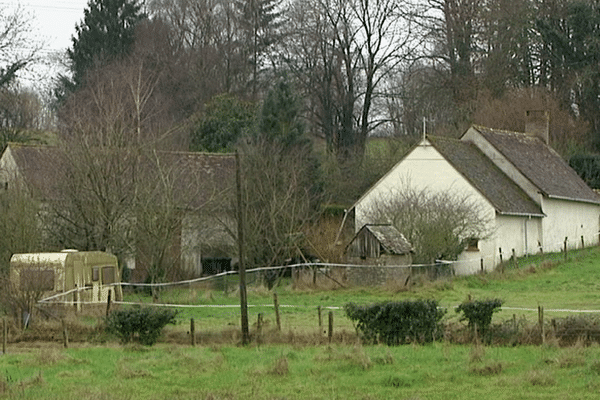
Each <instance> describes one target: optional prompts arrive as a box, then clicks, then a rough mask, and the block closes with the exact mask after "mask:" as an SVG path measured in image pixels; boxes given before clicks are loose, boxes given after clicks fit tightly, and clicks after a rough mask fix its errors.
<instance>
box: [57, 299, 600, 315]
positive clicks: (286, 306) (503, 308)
mask: <svg viewBox="0 0 600 400" xmlns="http://www.w3.org/2000/svg"><path fill="white" fill-rule="evenodd" d="M79 303H80V304H98V302H91V301H80V302H79ZM51 304H69V305H73V304H74V302H72V301H57V302H52V303H51ZM113 304H123V305H133V306H152V307H173V308H239V307H240V305H239V304H168V303H142V302H133V301H114V302H113ZM248 307H252V308H254V307H267V308H271V307H275V305H274V304H248ZM279 307H280V308H307V307H309V306H300V305H294V304H280V305H279ZM457 307H458V306H448V307H443V306H440V307H438V308H445V309H448V308H457ZM314 308H316V307H314ZM321 308H323V309H328V310H342V309H343V308H344V307H339V306H322V307H321ZM500 310H507V311H508V310H516V311H538V309H537V308H527V307H500ZM544 312H566V313H582V314H587V313H589V314H594V313H600V309H599V310H576V309H575V310H574V309H567V308H544Z"/></svg>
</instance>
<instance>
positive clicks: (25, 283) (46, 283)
mask: <svg viewBox="0 0 600 400" xmlns="http://www.w3.org/2000/svg"><path fill="white" fill-rule="evenodd" d="M19 275H20V282H19V289H21V290H22V291H28V292H31V291H35V292H45V291H48V290H54V270H52V269H40V268H27V269H22V270H21V273H20V274H19Z"/></svg>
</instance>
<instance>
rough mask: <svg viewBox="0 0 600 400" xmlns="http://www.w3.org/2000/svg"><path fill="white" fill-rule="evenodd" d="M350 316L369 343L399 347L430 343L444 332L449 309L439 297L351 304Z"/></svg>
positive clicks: (349, 306) (346, 308)
mask: <svg viewBox="0 0 600 400" xmlns="http://www.w3.org/2000/svg"><path fill="white" fill-rule="evenodd" d="M344 310H345V311H346V315H347V316H348V318H350V319H351V320H352V321H353V322H355V323H356V329H357V330H358V332H359V333H360V335H361V337H362V340H363V341H364V342H366V343H373V344H375V343H385V344H387V345H388V346H395V345H400V344H405V343H411V342H418V343H428V342H432V341H433V340H435V338H436V337H437V336H438V332H440V330H441V329H440V328H441V326H440V321H441V319H442V317H443V316H444V314H445V313H446V311H445V310H441V309H438V306H437V302H436V301H435V300H416V301H402V302H382V303H376V304H371V305H364V306H361V305H357V304H354V303H348V304H346V305H345V306H344Z"/></svg>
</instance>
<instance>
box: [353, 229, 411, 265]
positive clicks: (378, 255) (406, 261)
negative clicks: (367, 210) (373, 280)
mask: <svg viewBox="0 0 600 400" xmlns="http://www.w3.org/2000/svg"><path fill="white" fill-rule="evenodd" d="M412 253H413V249H412V245H411V244H410V243H409V242H408V240H406V238H405V237H404V235H403V234H402V233H400V232H399V231H398V229H396V228H395V227H393V226H392V225H371V224H367V225H365V226H363V227H362V228H361V229H360V230H359V231H358V232H357V233H356V235H355V236H354V239H352V241H351V242H350V244H349V245H348V248H347V255H348V258H349V261H350V262H354V263H359V264H372V265H410V264H411V262H412Z"/></svg>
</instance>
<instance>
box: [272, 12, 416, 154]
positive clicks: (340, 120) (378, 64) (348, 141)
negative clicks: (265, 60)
mask: <svg viewBox="0 0 600 400" xmlns="http://www.w3.org/2000/svg"><path fill="white" fill-rule="evenodd" d="M293 7H294V8H293V10H292V12H291V14H290V15H291V18H290V23H289V24H287V26H288V27H289V28H290V30H289V32H288V36H287V38H288V41H287V43H288V44H287V46H286V48H285V49H283V52H282V53H283V57H284V59H285V60H287V61H288V65H289V67H290V68H291V70H292V71H293V72H294V74H295V75H296V76H297V78H298V79H299V80H300V81H301V82H302V83H303V88H304V90H306V92H307V93H308V94H309V95H310V101H311V103H310V106H311V111H312V113H313V114H312V117H313V119H312V120H313V121H314V124H315V126H316V127H318V128H319V131H320V133H321V134H322V135H323V136H324V137H325V139H326V140H327V143H328V148H329V150H330V151H332V152H334V153H335V154H337V155H338V159H339V160H340V161H341V162H342V163H344V162H346V161H349V160H352V159H353V158H354V156H357V158H359V159H360V158H361V157H362V155H363V153H364V149H365V142H366V138H367V136H368V135H369V134H370V133H371V132H372V131H373V130H374V129H376V128H377V127H378V126H379V125H380V124H381V123H383V122H384V120H382V119H381V117H380V115H378V114H379V113H376V112H374V108H375V106H376V105H377V103H378V102H380V103H381V104H383V101H382V98H383V95H384V90H383V86H384V85H385V82H386V79H387V78H388V77H389V76H390V75H391V74H392V73H393V72H394V71H395V70H396V69H397V67H399V66H400V65H401V64H402V63H403V62H406V61H407V60H408V59H409V58H410V56H411V55H412V54H413V50H414V49H415V47H416V45H417V43H416V42H414V40H413V39H414V37H413V35H412V25H411V23H410V20H409V19H408V18H407V13H408V2H404V1H402V2H398V1H391V0H389V1H388V0H385V1H377V2H369V1H362V0H353V1H338V0H314V1H310V2H305V1H302V2H295V3H294V5H293Z"/></svg>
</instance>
